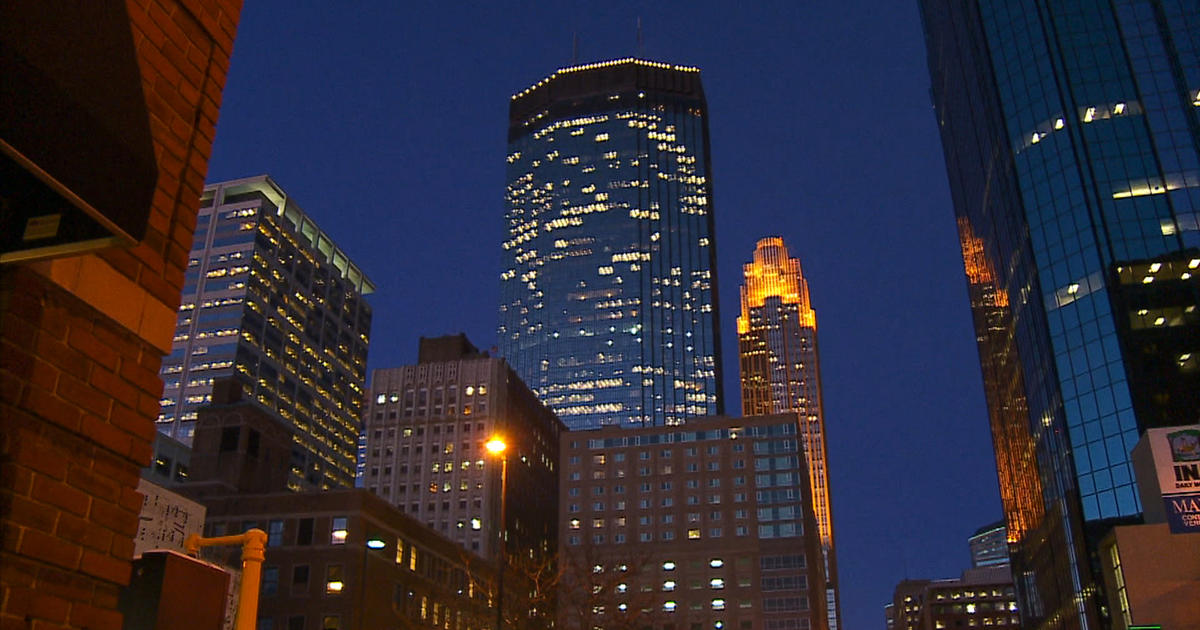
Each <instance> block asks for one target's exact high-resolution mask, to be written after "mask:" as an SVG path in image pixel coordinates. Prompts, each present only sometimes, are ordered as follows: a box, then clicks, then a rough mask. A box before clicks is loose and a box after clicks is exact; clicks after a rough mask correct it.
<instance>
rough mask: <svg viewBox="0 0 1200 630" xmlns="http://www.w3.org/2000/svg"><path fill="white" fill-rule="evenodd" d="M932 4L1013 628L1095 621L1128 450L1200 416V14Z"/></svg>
mask: <svg viewBox="0 0 1200 630" xmlns="http://www.w3.org/2000/svg"><path fill="white" fill-rule="evenodd" d="M921 11H922V18H923V22H924V26H925V34H926V44H927V49H928V55H929V67H930V74H931V78H932V93H933V99H934V106H935V109H936V113H937V121H938V126H939V128H940V131H941V135H942V142H943V147H944V150H945V155H946V163H947V170H948V173H949V179H950V188H951V194H952V198H953V201H954V207H955V213H956V216H957V219H958V230H959V235H960V239H961V242H962V248H963V260H964V263H965V266H966V273H967V279H968V288H969V295H970V299H971V306H972V311H973V314H974V319H975V328H976V332H977V338H978V343H979V352H980V363H981V366H982V368H983V377H984V379H983V380H984V385H985V390H986V395H987V401H988V411H989V417H990V422H991V428H992V435H993V442H994V444H995V449H996V463H997V471H998V473H999V480H1000V490H1001V498H1002V500H1003V502H1004V509H1005V516H1006V525H1007V528H1008V540H1009V544H1010V548H1011V551H1012V568H1013V572H1014V577H1015V581H1016V587H1017V591H1018V595H1019V598H1020V600H1021V606H1020V608H1021V614H1022V618H1023V624H1024V626H1025V627H1027V628H1098V627H1105V626H1106V625H1107V624H1108V619H1109V615H1110V614H1116V612H1118V611H1107V610H1104V609H1103V606H1102V601H1103V597H1101V594H1100V593H1099V592H1098V589H1099V588H1101V587H1102V582H1101V581H1100V580H1099V578H1098V575H1099V573H1098V567H1097V566H1096V565H1097V563H1096V561H1095V559H1094V558H1095V549H1096V545H1097V543H1098V542H1099V539H1100V536H1102V535H1103V533H1104V532H1105V531H1106V530H1107V529H1108V528H1110V527H1111V526H1112V525H1113V524H1115V523H1120V522H1126V521H1138V520H1140V518H1141V512H1142V508H1141V505H1140V504H1139V499H1138V495H1137V492H1136V490H1135V488H1134V480H1133V474H1132V471H1131V470H1130V462H1129V452H1130V450H1131V449H1132V448H1133V446H1134V443H1135V442H1137V440H1138V437H1139V435H1140V434H1141V432H1142V431H1144V430H1145V429H1147V428H1150V427H1155V426H1169V425H1176V424H1185V423H1189V422H1195V421H1196V418H1197V414H1198V411H1197V410H1198V409H1200V378H1198V375H1200V363H1198V362H1200V313H1198V312H1197V308H1198V304H1200V284H1198V280H1197V277H1196V275H1197V274H1198V273H1200V269H1198V267H1200V231H1198V226H1197V212H1198V211H1200V10H1197V4H1196V2H1195V1H1194V0H1190V1H1182V0H1156V1H1151V0H1114V1H1113V2H1105V3H1096V2H1084V1H1073V2H1072V1H1061V2H1046V1H1038V0H1003V1H1000V0H972V1H970V2H958V1H950V0H922V2H921Z"/></svg>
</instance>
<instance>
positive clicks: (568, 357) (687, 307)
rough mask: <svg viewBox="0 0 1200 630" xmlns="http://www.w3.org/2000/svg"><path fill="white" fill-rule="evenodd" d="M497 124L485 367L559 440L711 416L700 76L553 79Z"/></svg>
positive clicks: (714, 327)
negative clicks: (497, 371)
mask: <svg viewBox="0 0 1200 630" xmlns="http://www.w3.org/2000/svg"><path fill="white" fill-rule="evenodd" d="M509 123H510V126H509V134H508V146H509V153H508V158H507V160H508V171H507V172H508V191H507V195H506V213H505V219H506V228H507V238H506V240H505V241H504V243H503V250H504V251H503V269H504V271H503V273H502V275H501V305H500V326H499V337H500V345H499V348H500V353H501V354H502V355H503V356H504V357H505V358H506V359H508V361H509V363H510V364H511V365H512V367H513V369H514V370H515V371H516V372H517V374H518V375H519V376H520V377H521V379H522V380H524V381H525V382H526V383H527V384H528V385H529V386H530V388H531V389H533V391H534V392H535V393H536V394H537V395H538V398H539V399H541V400H542V401H543V402H544V403H545V404H546V405H547V406H549V407H550V408H551V409H553V410H554V411H555V413H556V414H558V416H559V417H560V418H561V419H562V420H563V422H564V423H565V424H566V425H567V426H568V427H569V428H570V429H588V428H596V427H599V426H602V425H637V426H641V425H666V424H678V423H682V422H683V421H684V420H685V419H686V418H690V417H695V416H705V415H713V414H719V413H721V412H722V411H723V408H722V405H721V401H720V395H721V372H720V366H721V363H720V361H719V360H718V358H717V354H718V352H719V349H720V346H721V344H720V338H719V330H718V324H717V322H718V317H717V295H716V293H717V288H716V287H717V280H716V254H715V242H714V241H715V239H714V236H713V214H712V208H713V204H712V174H711V167H710V165H709V154H708V120H707V110H706V105H705V100H704V92H703V89H702V88H701V85H700V74H699V71H697V70H696V69H695V68H687V67H682V66H670V65H667V64H662V63H656V62H649V61H642V60H637V59H624V60H619V61H610V62H604V63H597V64H590V65H586V66H578V67H573V68H565V69H562V70H559V71H558V72H557V73H555V74H554V75H552V76H551V77H549V78H547V79H545V80H543V81H541V82H539V83H538V84H536V85H534V86H532V87H530V88H529V89H527V90H525V91H524V92H522V93H520V94H517V95H515V96H514V97H513V101H512V105H511V110H510V121H509Z"/></svg>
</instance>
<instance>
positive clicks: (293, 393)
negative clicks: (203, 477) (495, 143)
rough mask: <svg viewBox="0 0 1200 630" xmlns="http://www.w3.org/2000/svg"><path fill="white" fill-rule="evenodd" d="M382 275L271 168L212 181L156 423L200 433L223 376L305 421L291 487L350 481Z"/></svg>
mask: <svg viewBox="0 0 1200 630" xmlns="http://www.w3.org/2000/svg"><path fill="white" fill-rule="evenodd" d="M372 291H374V285H373V284H372V283H371V281H370V280H368V279H367V278H366V276H364V275H363V273H362V271H361V270H359V268H358V267H357V266H355V265H354V263H353V262H351V261H350V259H349V258H348V257H347V256H346V254H345V253H344V252H343V251H342V250H341V249H338V247H337V246H336V245H335V244H334V243H333V241H332V240H331V239H330V238H329V236H328V235H327V234H325V233H324V232H322V231H321V229H320V228H318V227H317V225H316V224H315V223H313V221H312V219H310V218H308V217H307V216H305V214H304V213H303V212H302V211H301V210H300V209H299V207H297V206H296V204H295V202H293V201H292V200H291V199H290V198H289V197H288V196H287V194H286V193H285V192H284V191H283V190H282V189H281V188H279V187H278V186H277V185H276V184H275V182H273V181H271V179H270V178H269V177H267V176H265V175H264V176H259V177H251V178H247V179H239V180H233V181H229V182H223V183H219V184H212V185H209V186H206V187H205V189H204V193H203V195H202V196H201V198H200V215H199V217H198V219H197V223H196V233H195V240H194V241H193V243H192V251H191V254H190V258H189V261H188V268H187V272H186V275H185V277H184V286H183V297H182V303H181V305H180V307H179V318H178V320H177V322H176V329H175V338H174V342H173V344H172V351H171V354H170V355H169V356H167V357H166V358H164V359H163V365H162V372H161V374H162V378H163V383H164V391H163V398H162V401H161V411H160V413H159V417H158V430H159V431H161V432H163V433H165V434H167V435H170V436H173V437H174V438H175V439H177V440H180V441H182V442H185V443H188V444H190V443H191V438H192V434H193V432H194V430H195V424H196V419H197V409H198V408H199V407H201V406H203V405H207V404H209V403H210V402H212V394H213V383H214V382H215V381H218V380H223V379H234V380H236V381H237V382H239V383H240V384H241V387H242V390H243V392H244V393H245V398H247V399H250V400H252V401H254V403H256V404H257V405H259V406H261V407H263V408H265V409H267V410H268V411H270V412H272V413H273V414H276V415H278V416H279V417H280V418H281V419H283V421H284V422H285V424H287V425H288V426H290V427H291V428H292V429H293V430H294V432H295V441H296V452H295V453H294V454H293V456H292V459H293V471H292V473H293V475H292V477H293V478H292V480H291V481H289V486H290V487H291V488H292V489H295V490H299V489H304V488H329V487H337V486H351V485H353V483H354V477H355V459H356V454H357V440H358V435H359V432H360V429H361V422H362V421H361V417H362V416H361V413H362V408H363V403H364V391H365V389H364V388H365V385H366V371H367V344H368V335H369V334H370V330H371V307H370V305H368V304H367V302H366V300H364V299H363V296H364V295H366V294H368V293H371V292H372Z"/></svg>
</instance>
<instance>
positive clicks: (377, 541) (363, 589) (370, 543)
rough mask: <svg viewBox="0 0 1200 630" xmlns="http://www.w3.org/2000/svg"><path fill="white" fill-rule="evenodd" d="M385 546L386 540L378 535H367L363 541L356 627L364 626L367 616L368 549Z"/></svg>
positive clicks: (377, 548) (361, 628)
mask: <svg viewBox="0 0 1200 630" xmlns="http://www.w3.org/2000/svg"><path fill="white" fill-rule="evenodd" d="M386 546H387V542H386V541H384V540H383V538H380V537H379V536H369V537H368V538H367V540H366V541H365V542H364V543H363V547H364V548H363V561H362V573H360V574H359V576H358V582H359V584H358V614H357V617H358V628H359V630H363V628H366V617H367V556H368V555H369V553H368V550H373V551H378V550H380V549H383V548H384V547H386Z"/></svg>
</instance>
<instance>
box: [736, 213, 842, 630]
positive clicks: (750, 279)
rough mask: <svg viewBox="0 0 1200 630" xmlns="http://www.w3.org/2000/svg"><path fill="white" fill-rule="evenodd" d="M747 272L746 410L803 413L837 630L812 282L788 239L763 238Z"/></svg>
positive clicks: (742, 319) (743, 318) (741, 350)
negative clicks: (790, 253) (793, 255)
mask: <svg viewBox="0 0 1200 630" xmlns="http://www.w3.org/2000/svg"><path fill="white" fill-rule="evenodd" d="M742 273H743V276H744V279H743V280H744V283H743V284H742V292H741V297H742V313H741V315H740V316H739V317H738V320H737V329H738V359H739V362H740V365H741V382H742V413H743V414H745V415H747V416H755V415H764V414H774V413H787V412H792V413H795V414H796V420H797V423H798V426H799V427H800V433H799V435H800V442H801V444H802V445H803V447H804V454H805V460H806V461H807V462H808V478H809V482H810V483H811V484H812V502H813V507H812V509H813V514H814V515H815V517H816V524H817V531H818V533H819V534H820V536H821V550H822V554H823V555H824V560H825V562H824V569H825V587H826V602H825V603H826V609H827V613H828V618H829V628H830V630H837V628H838V619H839V617H840V615H839V614H838V597H837V558H836V554H835V553H834V546H833V513H832V510H831V508H830V503H829V466H828V462H827V458H826V448H825V415H824V413H823V412H822V409H821V371H820V366H819V363H818V360H817V314H816V312H815V311H813V308H812V302H811V301H810V300H809V296H808V282H807V281H805V279H804V275H803V274H802V273H800V259H798V258H791V257H790V256H788V250H787V246H786V245H784V243H783V239H782V238H779V237H775V236H773V237H768V238H764V239H761V240H760V241H758V245H757V246H756V247H755V248H754V260H753V261H752V262H749V263H746V264H745V265H742Z"/></svg>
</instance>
